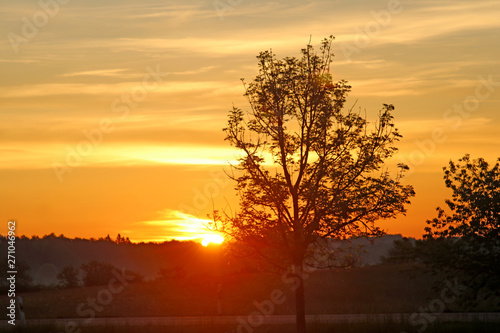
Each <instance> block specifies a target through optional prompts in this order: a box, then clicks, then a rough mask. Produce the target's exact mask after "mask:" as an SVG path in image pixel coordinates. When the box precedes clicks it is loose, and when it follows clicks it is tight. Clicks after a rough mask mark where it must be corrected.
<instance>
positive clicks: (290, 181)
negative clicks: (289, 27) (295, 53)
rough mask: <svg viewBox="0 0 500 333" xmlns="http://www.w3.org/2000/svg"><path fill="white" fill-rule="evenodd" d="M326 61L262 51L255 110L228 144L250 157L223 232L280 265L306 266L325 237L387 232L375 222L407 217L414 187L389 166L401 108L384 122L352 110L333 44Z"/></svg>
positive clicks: (252, 88)
mask: <svg viewBox="0 0 500 333" xmlns="http://www.w3.org/2000/svg"><path fill="white" fill-rule="evenodd" d="M332 40H333V37H330V38H329V39H325V40H324V41H323V42H322V45H321V52H320V53H319V54H317V53H316V52H315V51H314V49H313V47H312V46H311V45H307V47H306V48H305V49H303V50H302V57H301V58H300V59H297V58H295V57H287V58H284V59H282V60H278V59H277V58H276V56H275V55H274V54H273V53H272V52H271V51H265V52H261V53H260V55H259V56H258V57H257V58H258V61H259V63H258V66H259V74H258V75H257V77H256V78H255V79H254V80H253V82H251V83H250V84H248V85H245V88H246V93H245V95H246V96H247V98H248V101H249V103H250V106H251V111H249V112H243V111H242V110H241V109H238V108H236V107H234V108H233V110H232V111H230V114H229V121H228V126H227V127H226V128H224V131H225V132H226V140H228V141H229V142H230V143H231V144H232V145H233V146H235V147H237V148H239V150H241V152H242V157H241V158H240V159H239V164H237V165H235V166H234V169H235V172H236V175H234V176H233V179H234V180H236V182H237V185H236V188H237V190H238V192H239V196H240V199H241V202H240V209H239V211H238V212H236V213H235V214H234V215H232V216H229V215H228V214H223V216H220V215H219V214H218V212H216V214H215V221H216V222H220V223H218V224H217V226H218V227H219V228H220V229H222V230H223V231H225V232H226V233H227V234H229V235H230V236H232V237H233V239H236V240H238V241H241V242H243V243H245V244H248V245H250V246H251V249H252V252H253V253H254V254H258V255H260V256H262V257H265V258H267V259H268V260H269V261H271V262H272V263H273V264H274V265H275V266H276V267H279V268H280V269H286V268H287V267H288V266H289V265H295V266H297V267H302V263H303V262H304V260H305V259H312V258H313V256H312V254H311V253H310V245H311V244H313V243H315V242H317V240H318V239H319V238H335V239H345V238H348V237H359V236H373V235H381V234H383V231H382V230H380V229H379V228H378V227H376V226H375V225H374V222H375V221H377V220H378V219H382V218H391V217H394V216H396V215H397V214H398V213H404V212H405V207H404V205H405V204H408V203H409V198H410V197H411V196H413V195H414V191H413V188H412V187H411V186H409V185H406V186H404V185H402V184H401V183H400V180H401V177H402V172H403V170H404V169H405V168H407V167H406V166H403V165H400V172H398V173H397V175H395V176H394V177H391V174H390V173H389V171H388V170H387V169H385V168H384V167H383V166H384V163H385V160H386V159H387V158H389V157H391V156H392V155H393V154H394V153H395V152H396V151H397V148H395V147H394V144H395V143H396V142H397V141H398V140H399V138H400V137H401V135H400V134H399V132H398V131H397V129H396V128H395V127H394V124H393V115H392V113H393V111H394V107H393V106H392V105H388V104H385V105H384V106H383V108H382V109H381V110H380V112H379V114H378V121H377V122H376V123H375V124H374V125H373V128H370V127H371V126H370V125H369V123H368V121H367V120H366V119H365V118H364V117H362V116H361V114H360V113H358V112H354V111H353V108H351V109H348V110H345V109H344V104H345V102H346V97H347V94H348V92H349V90H350V86H349V85H348V84H347V82H346V81H344V80H341V81H338V82H334V81H333V77H332V75H331V73H330V63H331V62H332V56H333V54H332V53H331V43H332Z"/></svg>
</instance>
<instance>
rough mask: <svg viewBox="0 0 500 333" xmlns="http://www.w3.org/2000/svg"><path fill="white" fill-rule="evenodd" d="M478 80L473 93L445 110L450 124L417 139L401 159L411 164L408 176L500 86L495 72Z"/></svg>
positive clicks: (444, 116) (446, 119) (444, 118)
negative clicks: (494, 77)
mask: <svg viewBox="0 0 500 333" xmlns="http://www.w3.org/2000/svg"><path fill="white" fill-rule="evenodd" d="M478 80H479V83H478V84H477V85H476V87H475V89H474V94H473V95H469V96H467V97H465V98H464V99H463V101H462V102H460V103H454V104H453V105H452V106H451V107H450V108H448V109H446V110H445V111H444V113H443V120H444V122H445V123H447V124H448V126H447V127H437V128H434V129H433V130H432V131H431V133H430V137H429V138H427V139H424V140H418V141H415V145H416V146H417V148H416V149H414V150H413V151H411V152H410V154H409V155H408V158H407V159H405V158H401V159H400V161H401V163H404V164H406V165H408V166H410V170H409V171H408V173H407V176H409V175H411V174H412V173H413V172H414V171H415V167H417V166H419V165H422V164H423V163H424V162H425V160H426V159H427V158H428V157H429V156H431V155H432V154H433V153H434V152H435V151H436V149H437V146H438V145H439V144H442V143H444V142H446V140H447V139H448V135H447V134H446V132H449V131H451V130H453V131H456V130H457V129H458V128H460V127H461V126H462V125H463V123H464V119H467V118H469V117H470V116H471V115H472V114H473V113H474V112H476V111H477V110H478V109H479V106H480V105H481V102H482V101H485V100H487V99H488V98H490V97H491V95H492V94H493V93H494V92H495V90H496V87H500V81H494V80H493V74H490V75H488V77H483V76H480V77H479V78H478Z"/></svg>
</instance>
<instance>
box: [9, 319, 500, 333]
mask: <svg viewBox="0 0 500 333" xmlns="http://www.w3.org/2000/svg"><path fill="white" fill-rule="evenodd" d="M80 329H81V333H118V332H120V333H122V332H123V333H136V332H141V333H153V332H154V333H156V332H168V333H195V332H211V333H229V332H245V333H269V332H274V333H293V332H295V327H294V324H289V323H287V324H262V325H257V326H255V327H250V326H247V328H244V327H241V326H239V325H237V324H229V323H227V324H217V323H206V324H203V325H180V326H165V325H158V324H156V325H143V326H128V325H103V326H92V327H81V328H80ZM308 329H309V332H312V333H323V332H324V333H327V332H328V333H329V332H342V333H361V332H362V333H366V332H370V333H379V332H380V333H401V332H408V333H411V332H417V329H418V327H415V326H412V325H411V324H409V323H408V322H406V321H393V320H391V319H386V320H381V321H378V320H373V319H372V320H361V321H356V322H348V321H340V322H334V323H321V322H309V323H308ZM499 330H500V322H498V321H494V322H484V321H456V322H448V321H436V322H434V323H431V324H429V325H428V326H426V328H425V332H429V333H437V332H439V333H447V332H450V333H452V332H453V333H462V332H463V333H469V332H475V333H483V332H484V333H492V332H498V331H499ZM8 332H23V333H32V332H33V333H35V332H37V333H55V332H58V333H59V332H65V330H64V328H63V327H61V326H59V325H56V324H54V323H53V324H45V325H34V326H29V327H25V328H21V327H19V326H17V327H14V328H2V329H0V333H8Z"/></svg>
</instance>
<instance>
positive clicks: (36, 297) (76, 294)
mask: <svg viewBox="0 0 500 333" xmlns="http://www.w3.org/2000/svg"><path fill="white" fill-rule="evenodd" d="M410 277H411V275H410V274H409V273H405V272H402V271H401V267H397V266H371V267H364V268H356V269H351V270H347V271H339V272H332V271H327V272H318V273H317V274H313V275H311V276H310V277H308V278H306V280H305V283H306V312H307V314H343V313H352V314H356V313H367V314H371V313H412V312H417V311H418V309H419V308H420V307H427V306H428V305H429V302H430V300H432V299H433V298H435V297H436V295H438V294H439V291H437V293H436V291H434V290H433V289H432V284H433V278H431V277H429V276H425V275H421V276H417V277H415V278H413V279H410ZM219 283H221V284H222V286H223V290H222V310H223V314H224V315H248V314H249V313H251V312H252V311H255V310H256V305H255V303H256V302H262V301H265V300H268V299H269V298H270V294H271V292H272V291H273V290H279V291H281V292H282V293H283V295H284V296H283V297H284V298H285V302H284V303H283V304H280V305H276V306H275V307H274V310H273V313H272V314H274V315H283V314H293V313H294V301H293V299H294V297H293V292H292V290H291V288H290V287H291V285H290V284H289V283H287V282H286V281H283V279H282V277H281V276H279V275H272V274H244V275H231V276H226V277H214V276H197V277H191V278H186V279H177V280H176V279H169V280H163V281H152V282H141V283H134V284H129V285H127V286H125V287H124V288H123V290H122V291H121V292H118V293H116V294H111V293H110V292H109V291H107V288H108V287H107V286H95V287H81V288H72V289H47V290H42V291H39V292H30V293H24V294H21V295H20V296H22V297H23V301H24V309H25V313H26V317H27V319H41V318H88V317H89V315H90V312H89V311H92V312H94V314H95V316H96V317H163V316H210V315H217V288H218V284H219ZM106 293H107V295H108V296H109V295H112V296H111V299H109V298H103V295H104V296H105V295H106ZM92 299H93V300H97V301H96V302H97V305H98V307H96V310H91V309H92V306H91V305H90V304H91V303H90V302H91V300H92ZM99 300H101V302H104V301H105V302H104V303H105V304H101V303H99ZM7 301H8V299H7V297H6V295H4V296H2V297H1V298H0V306H2V307H4V306H6V305H7ZM4 309H5V307H4ZM78 309H80V312H79V311H78ZM445 311H457V312H460V311H463V309H461V308H460V306H459V304H455V303H449V304H447V308H446V309H445ZM476 311H498V305H497V306H496V307H494V306H491V305H483V307H482V308H481V307H479V308H478V309H476Z"/></svg>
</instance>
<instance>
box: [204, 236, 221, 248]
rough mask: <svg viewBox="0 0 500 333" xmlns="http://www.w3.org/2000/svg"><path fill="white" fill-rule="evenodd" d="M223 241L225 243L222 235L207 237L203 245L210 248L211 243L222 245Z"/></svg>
mask: <svg viewBox="0 0 500 333" xmlns="http://www.w3.org/2000/svg"><path fill="white" fill-rule="evenodd" d="M223 241H224V237H222V236H221V235H217V234H213V235H207V236H205V238H203V240H202V241H201V245H203V246H208V244H209V243H215V244H220V243H222V242H223Z"/></svg>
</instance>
